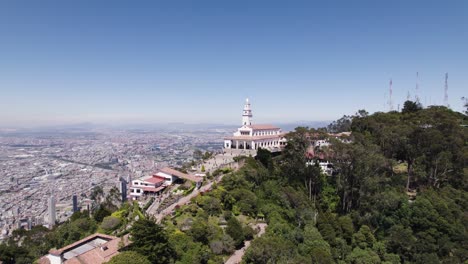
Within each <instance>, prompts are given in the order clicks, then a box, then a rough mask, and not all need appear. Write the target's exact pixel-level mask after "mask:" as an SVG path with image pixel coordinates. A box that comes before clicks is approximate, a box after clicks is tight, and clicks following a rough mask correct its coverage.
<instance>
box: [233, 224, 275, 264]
mask: <svg viewBox="0 0 468 264" xmlns="http://www.w3.org/2000/svg"><path fill="white" fill-rule="evenodd" d="M256 226H257V227H259V228H260V231H259V232H258V234H257V237H260V236H262V235H263V234H264V233H265V229H266V227H267V224H265V223H259V224H257V225H256ZM250 242H251V241H245V242H244V247H242V248H241V249H239V250H236V251H235V252H234V254H232V255H231V256H230V257H229V259H228V260H227V261H226V262H225V264H237V263H240V262H241V260H242V257H244V254H245V251H246V250H247V249H248V248H249V247H250Z"/></svg>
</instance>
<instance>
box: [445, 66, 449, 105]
mask: <svg viewBox="0 0 468 264" xmlns="http://www.w3.org/2000/svg"><path fill="white" fill-rule="evenodd" d="M444 92H445V94H444V105H445V106H446V107H449V104H448V72H447V73H445V88H444Z"/></svg>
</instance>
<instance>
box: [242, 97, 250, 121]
mask: <svg viewBox="0 0 468 264" xmlns="http://www.w3.org/2000/svg"><path fill="white" fill-rule="evenodd" d="M250 125H252V109H250V102H249V98H247V99H245V105H244V111H243V112H242V126H250Z"/></svg>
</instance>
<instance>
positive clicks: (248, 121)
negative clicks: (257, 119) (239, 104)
mask: <svg viewBox="0 0 468 264" xmlns="http://www.w3.org/2000/svg"><path fill="white" fill-rule="evenodd" d="M252 116H253V115H252V109H251V106H250V102H249V99H248V98H247V99H246V101H245V105H244V110H243V112H242V126H241V127H239V128H238V129H237V131H236V132H234V134H233V136H232V137H226V138H224V148H225V149H254V150H256V149H258V148H264V149H268V150H270V151H273V152H275V151H281V149H282V148H283V147H284V146H285V145H286V139H285V138H284V133H283V132H282V131H281V128H279V127H276V126H273V125H256V124H252Z"/></svg>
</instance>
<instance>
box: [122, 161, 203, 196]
mask: <svg viewBox="0 0 468 264" xmlns="http://www.w3.org/2000/svg"><path fill="white" fill-rule="evenodd" d="M179 179H181V180H188V181H191V182H194V183H195V184H196V186H197V188H199V187H200V186H201V182H202V181H203V178H201V177H196V176H195V175H191V174H186V173H183V172H180V171H178V170H174V169H172V168H169V167H165V168H162V169H160V170H159V171H158V172H157V173H156V174H154V175H152V176H145V177H142V178H140V179H137V180H134V181H132V185H131V186H130V195H131V196H132V198H133V199H134V200H136V199H138V198H139V197H140V196H142V195H160V194H161V192H162V191H163V190H164V189H165V188H166V186H169V185H171V184H172V183H173V182H175V181H177V180H179Z"/></svg>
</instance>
